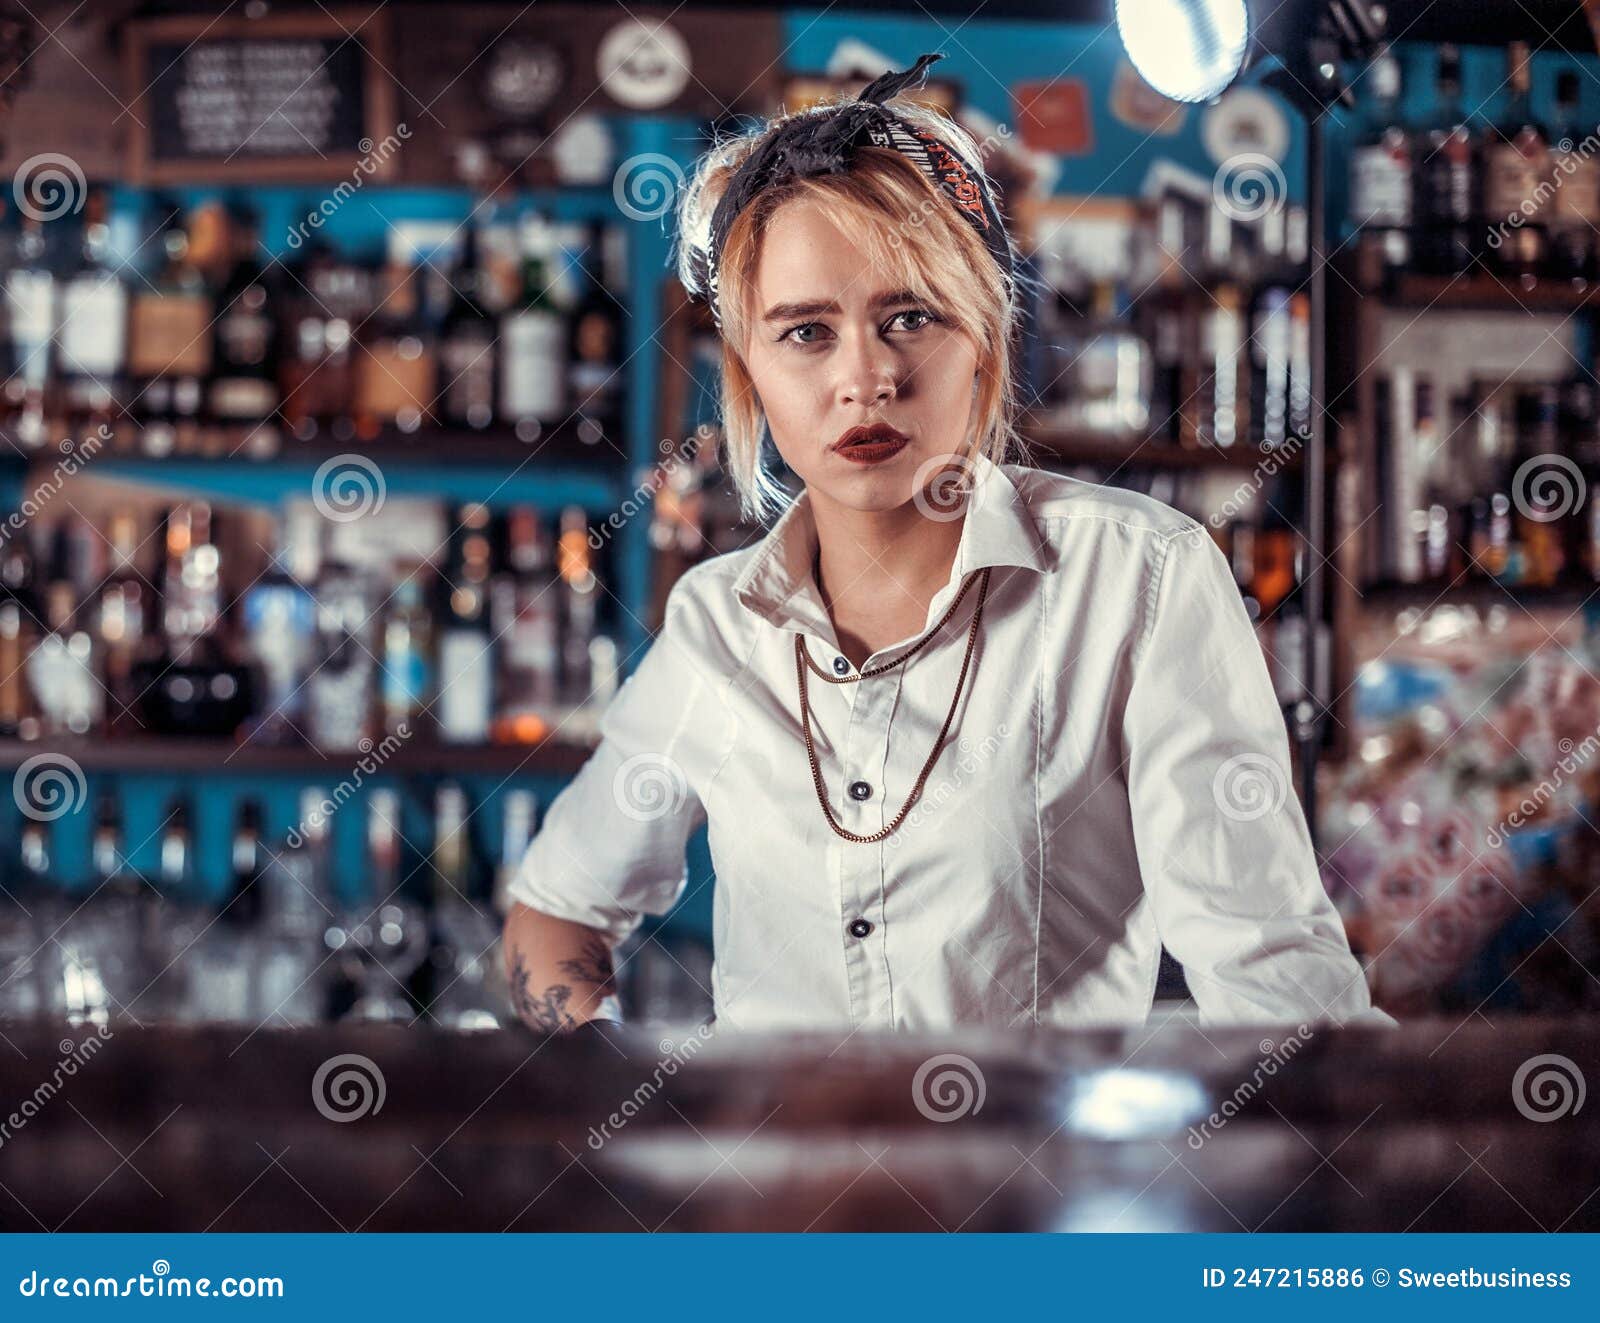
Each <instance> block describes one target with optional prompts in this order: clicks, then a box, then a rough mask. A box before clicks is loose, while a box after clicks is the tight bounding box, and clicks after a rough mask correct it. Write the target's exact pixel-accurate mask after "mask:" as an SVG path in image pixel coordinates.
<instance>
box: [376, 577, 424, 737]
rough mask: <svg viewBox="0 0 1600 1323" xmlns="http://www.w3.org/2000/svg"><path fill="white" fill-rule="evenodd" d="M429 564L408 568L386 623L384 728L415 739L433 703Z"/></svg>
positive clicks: (384, 632)
mask: <svg viewBox="0 0 1600 1323" xmlns="http://www.w3.org/2000/svg"><path fill="white" fill-rule="evenodd" d="M426 569H427V567H426V566H425V565H420V564H419V565H412V566H409V567H407V568H406V569H405V570H404V571H403V572H402V575H401V578H400V581H399V583H397V584H396V585H395V589H394V593H393V595H392V596H391V598H390V600H389V610H388V613H387V615H386V616H385V618H384V622H383V686H382V700H383V729H384V732H385V734H389V735H402V734H403V735H415V734H416V733H417V732H418V731H419V729H420V728H421V722H422V718H423V715H424V714H425V713H426V711H427V709H428V705H429V703H430V702H431V701H432V699H433V616H432V614H431V613H430V612H429V610H428V607H427V602H426V599H425V597H424V594H423V575H424V573H425V571H426Z"/></svg>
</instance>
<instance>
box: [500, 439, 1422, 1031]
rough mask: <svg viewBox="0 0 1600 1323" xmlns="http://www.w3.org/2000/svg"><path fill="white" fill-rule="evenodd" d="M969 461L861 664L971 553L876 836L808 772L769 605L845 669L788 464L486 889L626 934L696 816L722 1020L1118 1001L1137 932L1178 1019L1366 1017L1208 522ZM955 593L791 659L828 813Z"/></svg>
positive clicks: (966, 1013) (659, 891)
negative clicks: (980, 577)
mask: <svg viewBox="0 0 1600 1323" xmlns="http://www.w3.org/2000/svg"><path fill="white" fill-rule="evenodd" d="M977 467H978V479H977V483H976V486H975V489H974V491H973V492H972V494H971V495H970V496H969V498H968V499H967V502H966V513H965V516H964V522H963V524H962V529H961V535H960V543H959V546H958V548H957V551H956V555H955V559H954V562H953V564H952V567H951V573H950V579H949V582H948V583H947V584H946V585H945V586H944V587H942V588H941V589H940V590H939V592H938V593H937V594H935V596H934V598H933V600H932V601H931V602H930V603H929V605H928V614H927V619H926V621H925V622H924V624H923V627H922V628H921V629H919V630H918V632H917V633H915V634H913V635H911V636H909V637H907V638H905V639H902V640H900V641H899V642H897V643H894V644H893V645H891V646H889V647H886V648H882V649H880V650H879V651H877V652H875V653H874V654H873V655H872V656H871V657H870V658H869V659H868V660H867V663H866V665H865V666H864V667H863V668H862V669H863V670H871V669H873V668H875V667H877V666H880V665H882V664H883V663H885V662H889V661H892V660H894V659H895V658H896V657H898V656H900V655H901V654H902V653H903V652H905V651H907V650H909V649H910V648H911V647H913V646H914V645H915V644H917V643H918V642H919V641H921V639H922V638H923V637H924V636H926V634H927V633H928V631H929V630H930V629H931V628H932V627H933V626H934V625H935V624H937V623H938V621H939V619H940V617H941V616H942V615H943V614H944V612H945V611H946V609H947V608H948V607H949V606H950V604H951V602H952V601H954V599H955V596H956V594H957V593H958V592H959V591H960V589H961V586H962V584H963V583H964V582H965V581H966V579H967V577H968V576H969V575H975V574H976V573H977V571H979V570H980V569H983V568H984V567H986V566H988V567H992V574H991V582H990V587H989V595H988V600H987V602H986V603H985V606H984V613H983V620H982V622H981V625H980V632H979V638H978V644H977V647H976V650H975V652H974V655H973V663H972V669H971V673H969V675H968V677H967V686H966V689H965V691H964V693H963V696H962V699H961V702H960V705H959V707H958V708H957V711H956V716H955V721H954V723H953V725H952V727H951V731H950V734H949V736H948V737H947V740H946V744H945V747H944V749H943V751H942V752H941V753H940V755H939V758H938V760H937V761H936V762H935V763H934V766H933V769H932V771H931V773H930V774H929V777H928V781H927V784H926V786H925V787H924V790H923V793H922V796H921V799H920V801H919V802H918V803H917V804H916V805H915V806H914V807H913V808H912V809H911V811H910V813H909V814H908V815H907V817H906V819H905V821H904V822H903V823H902V824H901V826H900V827H899V829H898V830H897V831H896V832H895V833H894V834H892V835H891V836H889V837H888V838H886V839H885V840H882V841H878V842H875V843H873V844H858V843H855V842H852V841H848V840H845V839H843V838H841V837H840V836H838V835H837V834H836V833H835V832H834V831H833V830H832V829H831V828H830V827H829V826H828V823H827V822H826V821H825V819H824V817H823V814H822V809H821V806H820V805H819V804H818V802H817V798H816V790H815V788H814V786H813V783H812V777H811V771H810V767H809V765H808V763H807V760H806V751H805V744H804V740H803V737H802V734H801V726H800V711H799V694H798V689H797V681H796V674H795V670H796V668H795V654H794V636H795V634H796V633H797V632H798V633H799V634H800V635H801V637H802V638H803V639H804V645H805V647H806V649H807V650H808V651H809V654H810V656H811V658H812V659H813V660H814V661H815V662H816V663H817V665H818V666H819V667H821V668H822V669H824V670H825V671H828V672H829V673H842V674H856V673H857V672H856V671H855V669H854V668H852V667H850V665H849V662H848V661H847V660H846V659H844V658H843V655H842V654H841V652H840V650H839V646H838V641H837V636H836V635H835V632H834V628H833V624H832V621H831V620H830V618H829V616H828V613H827V609H826V608H825V606H824V604H823V602H822V599H821V596H820V594H819V591H818V588H817V585H816V581H815V579H814V577H813V574H812V558H813V553H814V551H815V549H816V545H817V534H816V526H815V523H814V522H813V520H812V516H811V510H810V502H809V495H808V493H806V492H805V491H804V490H802V491H801V493H800V495H799V496H798V497H797V498H796V499H795V501H794V503H793V504H792V505H791V506H790V507H789V508H788V509H787V510H786V511H785V512H784V513H783V515H782V517H781V518H780V519H779V520H778V521H777V523H776V524H775V525H774V526H773V528H772V529H771V530H770V531H769V533H768V534H767V536H766V537H765V538H763V539H762V540H761V541H760V542H759V543H757V544H756V545H754V546H753V547H748V548H745V549H743V550H740V551H736V552H731V553H729V554H726V555H722V556H717V557H714V558H713V559H711V560H708V561H706V562H703V563H701V564H699V565H696V566H694V567H693V568H692V569H690V570H689V571H688V572H687V573H686V574H684V575H683V576H682V578H681V579H680V580H679V581H678V582H677V583H676V584H675V585H674V586H673V589H672V591H671V593H670V594H669V596H668V601H667V606H666V611H665V616H664V620H663V623H662V628H661V631H660V633H659V635H658V636H657V637H656V639H655V640H654V642H653V643H652V644H651V646H650V648H649V650H648V652H647V653H646V655H645V656H644V658H643V659H642V660H641V661H640V663H639V665H638V667H637V668H636V669H635V671H634V672H633V674H632V675H630V676H629V677H628V679H627V680H626V681H625V683H624V684H623V685H622V686H621V688H620V689H619V690H618V691H617V693H616V695H615V697H614V698H613V700H612V702H611V704H610V705H609V707H608V708H607V709H606V711H605V713H604V714H603V716H602V718H601V721H600V733H601V742H600V744H599V746H598V748H597V749H596V751H595V752H594V754H593V755H591V757H590V758H589V760H588V762H587V763H585V765H584V766H583V767H582V768H581V769H580V771H579V772H578V773H577V775H576V776H575V777H574V779H573V780H572V781H571V782H569V783H568V784H567V785H566V786H565V787H564V788H563V789H562V791H561V793H560V794H559V795H558V796H557V797H556V798H555V800H554V801H553V802H552V803H551V805H550V808H549V811H548V813H547V814H546V816H545V819H544V822H543V824H542V826H541V828H540V830H539V832H538V833H537V835H536V836H535V838H534V840H533V842H532V844H531V845H530V847H529V849H528V852H527V854H526V856H525V857H524V859H523V861H522V863H521V866H520V867H519V869H518V871H517V873H516V875H515V877H514V879H513V881H512V884H511V887H510V895H511V897H512V899H515V900H520V901H522V902H524V903H525V904H527V905H530V906H532V907H533V908H535V909H538V910H542V911H544V912H546V913H549V914H553V915H557V916H560V917H562V918H566V919H571V920H574V921H576V922H578V923H582V924H588V925H590V926H591V927H594V928H598V929H601V930H603V931H604V932H605V933H606V934H608V935H609V937H610V938H611V939H612V940H613V941H620V940H621V939H623V938H624V937H626V936H628V935H629V934H630V933H632V932H633V931H634V929H635V928H636V927H637V926H638V924H639V922H640V919H641V916H642V914H643V913H644V912H649V913H652V914H657V913H663V912H665V911H666V910H667V909H668V908H669V907H670V906H671V905H672V903H673V902H674V900H675V899H676V898H677V897H678V896H679V895H680V894H681V892H682V890H683V888H684V886H685V883H686V870H685V862H684V851H685V845H686V842H687V839H688V837H689V835H690V833H691V832H692V831H693V830H694V829H695V828H696V827H697V826H698V825H699V824H700V823H702V822H706V823H708V824H709V829H708V842H709V845H710V851H711V858H712V863H713V866H714V869H715V895H714V904H713V934H712V935H713V945H714V953H715V963H714V966H713V975H712V984H713V986H712V989H711V992H712V996H713V1000H714V1003H715V1014H716V1022H717V1027H718V1028H719V1029H722V1028H725V1027H731V1028H752V1029H753V1028H800V1027H819V1026H843V1027H847V1028H854V1027H857V1026H876V1027H885V1028H888V1027H894V1028H905V1029H920V1028H929V1027H939V1026H944V1025H949V1024H954V1023H968V1022H985V1023H990V1024H995V1025H1002V1026H1005V1025H1026V1024H1046V1025H1057V1026H1062V1025H1090V1024H1128V1023H1138V1022H1142V1021H1143V1020H1145V1019H1146V1017H1147V1016H1148V1014H1149V1011H1150V1008H1151V1001H1152V994H1153V992H1154V988H1155V982H1156V971H1157V966H1158V963H1159V953H1160V947H1161V945H1162V944H1163V943H1165V945H1166V947H1167V948H1168V950H1170V951H1171V952H1172V954H1173V955H1174V956H1175V957H1176V958H1177V959H1178V960H1179V961H1180V962H1181V963H1182V965H1183V967H1184V971H1185V974H1186V975H1187V978H1188V983H1189V986H1190V989H1191V991H1192V992H1193V995H1194V998H1195V1001H1196V1003H1197V1005H1198V1010H1199V1017H1200V1021H1201V1023H1202V1024H1209V1023H1225V1022H1252V1021H1253V1022H1263V1023H1267V1022H1270V1023H1276V1024H1285V1023H1291V1024H1292V1023H1299V1022H1304V1023H1315V1022H1319V1021H1320V1022H1334V1023H1342V1022H1346V1021H1349V1020H1354V1019H1359V1020H1361V1021H1364V1022H1370V1023H1381V1024H1386V1025H1392V1024H1393V1023H1394V1021H1393V1020H1392V1019H1391V1018H1390V1017H1389V1016H1387V1015H1385V1014H1384V1013H1383V1012H1382V1011H1379V1010H1377V1009H1375V1008H1373V1007H1372V1005H1371V1001H1370V999H1369V996H1368V991H1367V985H1366V981H1365V978H1364V976H1363V973H1362V970H1361V967H1360V965H1359V964H1358V962H1357V961H1356V959H1355V958H1354V956H1353V955H1352V954H1351V952H1350V948H1349V945H1348V943H1347V941H1346V938H1345V934H1344V929H1343V925H1342V923H1341V921H1340V918H1339V915H1338V912H1337V911H1336V910H1335V909H1334V907H1333V904H1332V903H1331V901H1330V900H1329V898H1328V895H1327V893H1326V891H1325V890H1324V888H1323V886H1322V883H1321V880H1320V878H1319V876H1318V872H1317V866H1316V860H1315V856H1314V853H1313V850H1312V845H1311V841H1310V837H1309V835H1308V833H1307V830H1306V823H1305V817H1304V814H1303V811H1302V809H1301V806H1300V802H1299V800H1298V799H1297V798H1296V795H1295V793H1294V790H1293V788H1292V785H1291V779H1290V763H1289V747H1288V736H1287V731H1286V729H1285V725H1284V721H1283V716H1282V713H1281V711H1280V709H1279V707H1278V703H1277V701H1276V699H1275V697H1274V694H1273V689H1272V685H1271V682H1270V681H1269V679H1268V674H1267V668H1266V662H1265V659H1264V657H1263V655H1262V652H1261V647H1260V644H1259V643H1258V642H1257V639H1256V636H1255V632H1254V630H1253V629H1252V627H1251V624H1250V620H1249V617H1248V616H1247V614H1246V612H1245V608H1244V603H1243V601H1242V599H1241V597H1240V594H1239V591H1238V589H1237V587H1236V586H1235V584H1234V581H1233V578H1232V575H1231V573H1230V571H1229V569H1228V565H1227V561H1226V559H1225V557H1224V556H1223V554H1222V552H1221V550H1220V549H1219V548H1218V547H1217V545H1216V543H1215V542H1214V541H1213V540H1212V539H1211V537H1210V536H1209V535H1208V534H1207V533H1206V531H1205V529H1204V527H1203V526H1202V525H1200V524H1198V523H1197V522H1196V521H1195V520H1193V519H1191V518H1189V517H1188V516H1187V515H1184V514H1182V513H1180V512H1178V511H1177V510H1174V509H1172V508H1171V507H1170V506H1167V505H1165V504H1163V503H1162V502H1160V501H1157V500H1154V499H1153V498H1151V497H1148V496H1143V495H1140V494H1137V493H1133V492H1127V491H1120V490H1117V489H1114V488H1109V487H1101V486H1097V485H1095V484H1092V483H1086V482H1082V481H1079V480H1077V479H1074V478H1070V477H1066V476H1064V475H1060V474H1054V473H1049V472H1045V471H1042V470H1038V469H1033V468H1029V467H1024V466H1020V465H1015V464H1006V465H1003V466H996V465H994V464H991V463H989V462H988V461H986V460H983V459H981V458H980V459H979V460H978V465H977ZM977 598H978V586H977V585H976V584H975V585H974V587H973V588H972V590H971V591H970V592H969V593H968V594H967V596H966V597H965V598H964V599H963V601H962V603H961V606H960V608H959V609H958V610H957V611H956V613H955V615H954V616H953V617H952V618H951V619H950V620H949V621H948V622H947V623H946V624H945V626H944V628H943V629H942V630H941V631H940V633H939V635H938V636H937V637H936V638H935V640H934V641H933V642H932V643H930V644H929V645H928V646H927V647H925V648H924V649H923V650H922V651H921V652H920V653H918V655H917V656H915V657H913V658H912V659H911V660H910V661H908V662H906V663H905V664H904V665H903V666H900V667H896V668H895V669H893V670H890V671H887V672H885V673H884V674H882V675H877V676H871V677H868V678H866V679H863V680H859V681H857V682H855V683H851V684H829V683H827V682H826V681H825V680H823V679H822V678H820V677H819V676H816V675H814V674H813V675H808V677H807V681H808V684H807V688H808V691H809V701H810V709H811V725H812V735H813V739H814V742H815V747H816V752H817V757H818V761H819V764H820V767H821V771H822V776H823V782H824V785H825V786H826V788H827V793H828V796H829V802H830V804H831V806H832V810H833V814H834V818H835V820H836V821H838V822H839V823H840V824H841V825H842V826H844V827H845V828H847V829H848V830H850V831H852V832H854V833H857V834H859V835H869V834H871V833H873V832H875V831H877V830H879V829H880V828H882V827H884V826H885V825H886V824H888V823H889V822H890V821H891V820H892V819H893V817H894V815H895V814H896V812H898V811H899V809H900V807H901V805H902V804H903V803H904V801H905V797H906V796H907V794H908V793H910V791H911V789H912V787H913V786H914V784H915V782H916V777H917V774H918V772H919V771H920V770H921V767H922V765H923V763H924V761H925V760H926V759H927V757H928V754H929V751H930V750H931V749H932V747H933V742H934V739H935V737H936V736H937V735H938V733H939V729H940V726H941V724H942V723H943V721H944V719H945V715H946V713H947V712H948V711H949V707H950V702H951V697H952V695H953V693H954V690H955V684H956V678H957V675H958V674H959V672H960V668H961V661H962V656H963V654H964V652H965V649H966V641H967V632H968V626H969V624H970V622H971V613H972V611H973V610H974V609H975V607H976V605H977ZM838 668H848V669H843V670H840V669H838ZM857 783H859V784H857ZM852 787H853V788H854V789H853V791H852Z"/></svg>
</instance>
